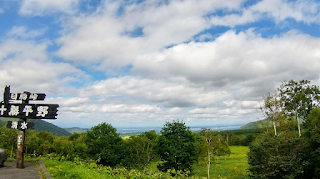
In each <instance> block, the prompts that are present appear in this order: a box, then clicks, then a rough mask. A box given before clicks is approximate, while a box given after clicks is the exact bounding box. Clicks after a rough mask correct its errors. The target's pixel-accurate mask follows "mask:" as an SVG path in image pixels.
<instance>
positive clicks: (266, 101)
mask: <svg viewBox="0 0 320 179" xmlns="http://www.w3.org/2000/svg"><path fill="white" fill-rule="evenodd" d="M260 110H261V112H262V113H263V114H264V115H265V116H266V117H267V118H268V119H270V120H271V121H272V124H273V128H274V135H275V136H277V125H278V122H279V120H281V119H283V116H284V114H285V110H284V103H283V101H282V100H281V98H280V95H279V94H277V93H276V92H275V93H273V94H272V93H267V94H265V95H264V96H263V104H262V106H261V107H260Z"/></svg>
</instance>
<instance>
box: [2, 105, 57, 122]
mask: <svg viewBox="0 0 320 179" xmlns="http://www.w3.org/2000/svg"><path fill="white" fill-rule="evenodd" d="M58 107H59V105H58V104H20V103H17V104H15V103H10V104H7V105H6V104H4V103H0V117H10V118H28V119H57V118H56V117H57V115H58V114H57V111H58V110H57V108H58Z"/></svg>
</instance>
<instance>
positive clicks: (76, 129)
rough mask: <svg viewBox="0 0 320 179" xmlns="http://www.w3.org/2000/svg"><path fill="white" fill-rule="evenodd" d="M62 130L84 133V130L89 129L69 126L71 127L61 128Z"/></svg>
mask: <svg viewBox="0 0 320 179" xmlns="http://www.w3.org/2000/svg"><path fill="white" fill-rule="evenodd" d="M63 129H64V130H66V131H67V132H69V133H71V134H72V133H74V132H76V133H79V134H80V133H84V132H87V131H89V130H90V129H88V128H80V127H71V128H63Z"/></svg>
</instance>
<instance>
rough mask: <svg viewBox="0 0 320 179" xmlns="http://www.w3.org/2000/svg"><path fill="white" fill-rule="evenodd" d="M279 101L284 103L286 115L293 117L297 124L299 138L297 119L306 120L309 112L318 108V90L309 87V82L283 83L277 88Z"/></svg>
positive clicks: (319, 92)
mask: <svg viewBox="0 0 320 179" xmlns="http://www.w3.org/2000/svg"><path fill="white" fill-rule="evenodd" d="M278 90H279V91H280V95H281V99H282V100H283V101H284V103H285V107H286V108H285V109H286V113H287V114H289V115H295V117H296V120H297V122H298V131H299V136H301V129H300V121H299V117H301V118H303V119H306V117H307V116H308V114H309V113H310V111H311V110H312V109H313V108H315V107H318V106H319V104H320V103H319V102H320V96H319V94H320V90H319V87H317V86H315V85H310V81H308V80H301V81H300V82H296V81H294V80H290V81H288V82H287V81H285V82H283V83H282V84H281V85H280V87H279V88H278Z"/></svg>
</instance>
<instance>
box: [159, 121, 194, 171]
mask: <svg viewBox="0 0 320 179" xmlns="http://www.w3.org/2000/svg"><path fill="white" fill-rule="evenodd" d="M161 134H162V135H161V136H160V137H159V139H158V141H157V152H158V154H159V156H160V158H161V160H162V161H163V163H160V164H159V165H158V168H159V170H161V171H167V170H168V169H174V170H176V171H178V170H180V171H187V170H189V171H191V166H192V164H193V162H194V161H196V160H197V158H198V154H197V153H196V148H195V146H194V142H195V138H194V136H193V135H192V132H191V131H190V130H189V127H186V126H185V123H183V122H180V121H173V122H172V123H170V122H167V123H166V124H165V125H164V127H163V128H162V130H161Z"/></svg>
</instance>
